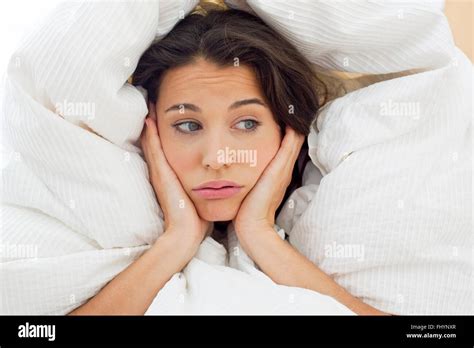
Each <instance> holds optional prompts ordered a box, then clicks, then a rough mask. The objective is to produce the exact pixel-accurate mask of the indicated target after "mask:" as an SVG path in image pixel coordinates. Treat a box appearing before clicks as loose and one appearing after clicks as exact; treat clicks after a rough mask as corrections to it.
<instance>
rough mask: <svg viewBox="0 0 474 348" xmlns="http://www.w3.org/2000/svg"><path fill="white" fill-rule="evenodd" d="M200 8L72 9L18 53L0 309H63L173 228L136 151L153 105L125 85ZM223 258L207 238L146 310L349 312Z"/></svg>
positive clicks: (10, 89) (244, 260)
mask: <svg viewBox="0 0 474 348" xmlns="http://www.w3.org/2000/svg"><path fill="white" fill-rule="evenodd" d="M195 5H196V1H180V2H177V1H160V2H86V3H78V2H68V3H64V4H62V5H61V6H59V7H58V8H57V9H56V10H55V11H54V12H53V13H52V14H51V16H50V17H49V18H47V19H46V20H45V22H44V24H43V25H42V26H41V27H39V28H38V29H37V30H36V31H35V32H34V33H32V34H31V36H29V37H28V38H27V39H26V41H25V42H24V43H23V44H22V45H21V46H20V47H19V49H18V50H17V51H16V53H15V54H14V56H13V57H12V59H11V61H10V65H9V67H8V74H7V76H6V79H5V81H4V87H5V89H4V92H5V93H4V96H3V100H2V125H3V137H2V139H3V140H4V146H8V147H9V148H10V149H11V150H12V153H11V155H10V158H9V159H6V165H5V167H4V168H3V171H2V202H3V205H2V234H1V237H2V238H1V242H2V244H1V247H2V249H1V264H0V293H1V302H0V313H2V314H66V313H68V312H70V311H72V310H73V309H74V308H76V307H78V306H80V305H81V304H83V303H84V302H86V301H87V300H88V299H89V298H91V297H92V296H94V295H95V294H96V293H97V292H98V291H100V289H101V288H102V287H103V286H104V285H105V284H107V282H109V281H110V280H111V279H112V278H113V277H114V276H116V275H117V274H118V273H119V272H121V271H122V270H123V269H125V268H126V267H127V266H128V265H129V264H130V263H131V262H133V261H134V260H135V259H136V258H137V257H139V256H140V255H141V254H143V252H144V251H145V250H147V249H148V248H149V245H151V244H152V243H153V242H154V241H155V240H156V238H157V237H158V236H159V235H161V234H162V233H163V223H162V222H163V221H162V213H161V210H160V209H159V206H158V205H157V202H156V199H155V196H154V193H153V190H152V187H151V186H150V184H149V182H148V177H147V170H146V163H145V162H144V161H143V159H142V157H141V156H140V150H139V148H137V147H136V143H137V140H138V137H139V135H140V132H141V129H142V126H143V120H144V117H145V115H146V112H147V109H146V102H145V100H144V98H143V96H142V94H141V93H140V92H139V91H138V90H137V89H136V88H135V87H133V86H131V85H129V84H128V83H126V80H127V78H128V77H129V76H130V75H131V74H132V72H133V71H134V69H135V67H136V64H137V61H138V59H139V57H140V55H141V54H142V53H143V51H144V50H145V49H146V48H147V47H148V46H149V45H150V44H151V42H152V40H153V39H154V38H155V36H157V37H161V36H162V35H164V34H165V33H166V32H168V31H169V30H170V29H171V28H172V26H173V25H174V24H175V23H176V22H177V20H178V19H179V18H180V16H183V15H185V14H187V13H188V12H189V11H190V10H191V9H192V8H193V7H194V6H195ZM280 233H282V232H280ZM235 242H236V241H234V244H235ZM235 245H236V246H235V247H238V246H237V244H235ZM235 247H233V249H232V250H235ZM221 254H222V246H220V244H218V243H217V242H215V241H213V240H212V238H210V237H207V238H206V240H205V241H204V242H203V243H202V245H201V248H200V249H199V252H198V254H197V255H196V257H195V258H194V259H193V260H192V261H191V262H190V263H189V265H188V266H187V267H186V269H185V270H184V272H183V273H182V274H181V273H180V274H177V275H175V276H174V277H173V278H172V279H171V280H170V281H169V282H168V283H167V284H166V286H165V288H164V289H162V291H161V292H160V293H159V296H157V299H156V301H155V302H154V303H153V306H152V307H151V308H150V310H149V311H148V312H147V314H160V313H168V314H180V313H186V314H202V313H216V314H217V313H223V314H232V313H241V314H244V313H245V314H252V313H253V314H257V313H258V314H262V313H283V314H288V313H294V314H296V313H313V314H351V313H352V312H351V311H349V310H348V309H347V308H346V307H344V306H342V305H341V304H339V303H338V302H336V301H335V300H333V299H332V298H329V297H327V296H322V295H320V294H318V293H316V292H313V291H310V290H304V289H297V288H289V287H285V286H278V285H276V284H274V283H273V282H272V281H271V280H270V279H269V278H268V277H266V276H265V275H264V274H263V273H262V272H260V271H258V270H257V269H256V268H255V267H254V265H253V262H251V261H250V260H249V259H248V257H246V256H245V255H244V253H240V254H239V255H235V256H236V257H237V259H233V260H231V261H230V264H229V266H226V265H225V263H224V264H223V263H222V258H216V255H221ZM232 255H234V254H232ZM203 260H204V261H203ZM183 275H184V277H183ZM174 298H177V299H178V300H179V301H178V302H176V301H174ZM181 299H183V300H182V301H181Z"/></svg>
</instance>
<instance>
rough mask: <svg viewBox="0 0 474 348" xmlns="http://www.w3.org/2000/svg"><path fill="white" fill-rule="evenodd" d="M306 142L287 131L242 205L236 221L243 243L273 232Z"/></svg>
mask: <svg viewBox="0 0 474 348" xmlns="http://www.w3.org/2000/svg"><path fill="white" fill-rule="evenodd" d="M304 140H305V136H304V135H302V134H298V133H296V131H295V130H294V129H292V128H291V127H289V126H287V127H286V129H285V136H284V138H283V140H282V142H281V145H280V149H279V150H278V152H277V154H276V155H275V157H274V158H273V159H272V160H271V161H270V163H269V164H268V165H267V167H266V168H265V170H264V171H263V173H262V175H261V176H260V178H259V179H258V181H257V183H256V184H255V186H254V187H253V188H252V190H251V191H250V192H249V193H248V194H247V196H246V197H245V199H244V200H243V201H242V203H241V205H240V208H239V211H238V213H237V215H236V217H235V218H234V220H233V221H232V222H233V224H234V227H235V231H236V234H237V235H238V237H239V239H241V238H245V236H246V235H249V234H250V235H251V234H252V233H258V231H263V230H268V229H273V225H274V224H275V212H276V210H277V209H278V206H279V205H280V203H281V201H282V200H283V198H284V196H285V191H286V188H287V187H288V185H289V184H290V182H291V178H292V173H293V167H294V164H295V162H296V159H297V158H298V154H299V152H300V149H301V146H302V145H303V143H304Z"/></svg>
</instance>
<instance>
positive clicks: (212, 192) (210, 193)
mask: <svg viewBox="0 0 474 348" xmlns="http://www.w3.org/2000/svg"><path fill="white" fill-rule="evenodd" d="M241 189H242V187H238V186H233V187H222V188H219V189H214V188H202V189H199V190H193V191H194V192H196V194H197V195H198V196H200V197H202V198H206V199H221V198H229V197H231V196H233V195H235V194H237V193H238V192H240V190H241Z"/></svg>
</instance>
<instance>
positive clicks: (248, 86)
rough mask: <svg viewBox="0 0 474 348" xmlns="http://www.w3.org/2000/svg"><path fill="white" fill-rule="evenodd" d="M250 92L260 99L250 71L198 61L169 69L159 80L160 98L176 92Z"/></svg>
mask: <svg viewBox="0 0 474 348" xmlns="http://www.w3.org/2000/svg"><path fill="white" fill-rule="evenodd" d="M199 92H203V93H213V94H214V93H217V94H227V95H228V94H229V93H232V94H235V93H238V92H242V93H243V94H249V92H250V93H253V94H255V95H256V96H261V90H260V85H259V83H258V80H257V78H256V75H255V72H254V70H253V69H252V68H250V67H248V66H245V65H240V66H226V67H221V66H218V65H216V64H214V63H212V62H209V61H206V60H203V59H200V60H198V61H196V62H193V63H191V64H188V65H185V66H182V67H177V68H173V69H170V70H169V71H167V72H166V73H165V75H164V77H163V79H162V81H161V85H160V93H159V94H160V96H161V97H164V98H166V95H167V94H172V95H177V94H180V93H184V94H186V93H192V94H195V93H199Z"/></svg>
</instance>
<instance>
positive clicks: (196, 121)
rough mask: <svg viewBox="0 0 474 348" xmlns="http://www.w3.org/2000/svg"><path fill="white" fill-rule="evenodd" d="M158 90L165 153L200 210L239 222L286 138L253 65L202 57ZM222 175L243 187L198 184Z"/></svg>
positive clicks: (168, 76) (171, 75) (169, 73)
mask: <svg viewBox="0 0 474 348" xmlns="http://www.w3.org/2000/svg"><path fill="white" fill-rule="evenodd" d="M158 96H159V97H158V101H157V104H156V114H157V124H158V129H159V134H160V139H161V143H162V148H163V151H164V153H165V156H166V158H167V160H168V162H169V164H170V165H171V167H172V168H173V170H174V171H175V173H176V175H177V176H178V178H179V180H180V182H181V184H182V186H183V188H184V189H185V191H186V193H187V194H188V195H189V197H190V198H191V200H192V201H193V202H194V205H195V207H196V209H197V212H198V214H199V216H201V218H203V219H205V220H207V221H229V220H232V219H233V218H234V217H235V216H236V215H237V212H238V210H239V207H240V204H241V202H242V201H243V199H244V198H245V196H246V195H247V193H249V191H250V190H251V189H252V188H253V186H254V185H255V184H256V182H257V180H258V178H259V177H260V175H261V174H262V172H263V170H264V169H265V167H266V166H267V165H268V163H269V162H270V161H271V160H272V159H273V157H274V156H275V154H276V153H277V151H278V149H279V147H280V142H281V136H280V128H279V126H278V124H277V123H276V122H275V121H274V119H273V115H272V112H271V111H270V108H269V107H268V105H267V104H266V103H265V101H264V97H263V94H262V92H261V90H260V86H259V84H258V82H257V79H256V76H255V74H254V72H253V70H252V69H251V68H249V67H246V66H242V65H241V66H238V67H234V66H231V67H225V68H222V67H218V66H217V65H215V64H213V63H211V62H209V61H206V60H204V59H198V60H197V61H195V62H194V63H192V64H189V65H186V66H183V67H179V68H174V69H170V70H168V71H167V72H166V73H165V74H164V76H163V79H162V82H161V84H160V88H159V94H158ZM214 180H229V181H233V182H234V183H236V184H238V185H239V186H241V188H240V190H235V191H238V192H236V193H233V194H232V193H231V194H232V195H231V196H227V197H224V198H222V197H220V196H219V197H216V194H215V193H216V192H217V191H212V189H208V190H204V191H196V190H195V188H196V187H197V186H199V185H202V184H204V183H207V182H209V181H214ZM205 191H207V192H208V193H209V194H208V196H206V194H205V193H203V192H205ZM219 191H221V192H222V190H219ZM227 191H229V190H227ZM231 191H232V190H231ZM209 195H210V196H211V197H209Z"/></svg>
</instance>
